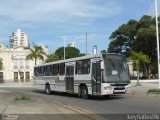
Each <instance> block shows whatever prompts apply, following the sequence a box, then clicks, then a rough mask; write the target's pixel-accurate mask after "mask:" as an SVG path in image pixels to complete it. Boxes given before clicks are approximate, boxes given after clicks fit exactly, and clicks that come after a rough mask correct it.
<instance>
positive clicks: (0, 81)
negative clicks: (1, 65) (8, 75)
mask: <svg viewBox="0 0 160 120" xmlns="http://www.w3.org/2000/svg"><path fill="white" fill-rule="evenodd" d="M0 83H3V72H0Z"/></svg>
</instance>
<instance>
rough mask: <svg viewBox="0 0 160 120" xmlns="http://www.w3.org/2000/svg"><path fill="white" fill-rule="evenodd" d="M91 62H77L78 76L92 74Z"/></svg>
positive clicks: (87, 60)
mask: <svg viewBox="0 0 160 120" xmlns="http://www.w3.org/2000/svg"><path fill="white" fill-rule="evenodd" d="M90 63H91V62H90V60H89V59H85V60H80V61H77V62H76V74H79V75H80V74H89V73H90Z"/></svg>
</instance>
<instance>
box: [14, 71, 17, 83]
mask: <svg viewBox="0 0 160 120" xmlns="http://www.w3.org/2000/svg"><path fill="white" fill-rule="evenodd" d="M14 82H18V72H14Z"/></svg>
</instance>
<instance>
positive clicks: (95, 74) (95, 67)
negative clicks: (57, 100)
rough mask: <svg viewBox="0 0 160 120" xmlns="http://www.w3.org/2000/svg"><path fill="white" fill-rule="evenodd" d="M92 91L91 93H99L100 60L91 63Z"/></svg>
mask: <svg viewBox="0 0 160 120" xmlns="http://www.w3.org/2000/svg"><path fill="white" fill-rule="evenodd" d="M92 93H93V95H100V94H101V68H100V61H96V62H93V63H92Z"/></svg>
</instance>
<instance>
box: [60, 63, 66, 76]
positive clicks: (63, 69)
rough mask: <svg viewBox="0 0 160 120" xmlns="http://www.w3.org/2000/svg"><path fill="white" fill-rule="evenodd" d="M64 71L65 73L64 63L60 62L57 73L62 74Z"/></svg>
mask: <svg viewBox="0 0 160 120" xmlns="http://www.w3.org/2000/svg"><path fill="white" fill-rule="evenodd" d="M64 73H65V63H61V64H60V65H59V74H60V75H64Z"/></svg>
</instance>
